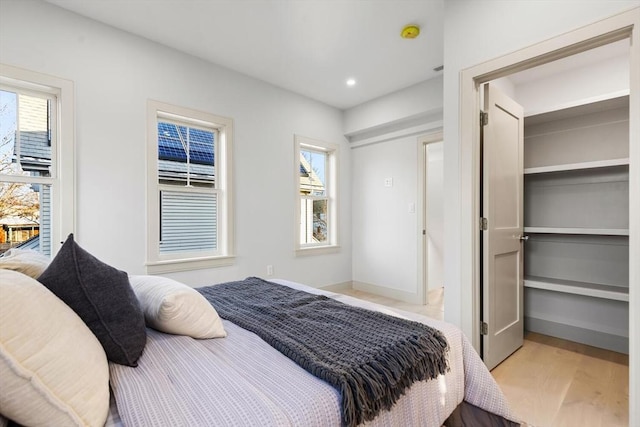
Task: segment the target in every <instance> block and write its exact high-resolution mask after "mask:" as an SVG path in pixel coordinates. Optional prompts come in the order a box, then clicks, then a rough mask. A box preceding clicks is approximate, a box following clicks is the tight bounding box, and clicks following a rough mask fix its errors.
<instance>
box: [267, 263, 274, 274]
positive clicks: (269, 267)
mask: <svg viewBox="0 0 640 427" xmlns="http://www.w3.org/2000/svg"><path fill="white" fill-rule="evenodd" d="M267 276H273V265H267Z"/></svg>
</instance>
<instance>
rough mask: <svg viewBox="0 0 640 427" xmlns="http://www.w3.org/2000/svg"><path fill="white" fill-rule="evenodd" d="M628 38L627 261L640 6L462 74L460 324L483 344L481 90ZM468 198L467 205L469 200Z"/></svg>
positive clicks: (639, 381)
mask: <svg viewBox="0 0 640 427" xmlns="http://www.w3.org/2000/svg"><path fill="white" fill-rule="evenodd" d="M626 38H630V40H631V43H630V49H629V55H630V72H629V74H630V97H629V98H630V99H629V116H630V121H629V140H630V144H629V145H630V146H629V151H630V153H629V160H630V164H629V185H630V188H629V232H630V237H629V259H630V260H636V259H640V8H634V9H631V10H629V11H626V12H623V13H620V14H617V15H614V16H612V17H610V18H606V19H603V20H600V21H598V22H595V23H593V24H590V25H587V26H584V27H582V28H579V29H577V30H574V31H571V32H568V33H565V34H562V35H559V36H557V37H554V38H552V39H549V40H546V41H543V42H540V43H538V44H535V45H532V46H529V47H526V48H523V49H520V50H518V51H516V52H513V53H510V54H507V55H504V56H501V57H498V58H495V59H493V60H489V61H486V62H483V63H481V64H479V65H476V66H474V67H471V68H468V69H465V70H462V71H461V72H460V83H459V85H460V115H459V118H458V126H459V131H460V134H459V135H460V163H459V174H460V176H459V179H460V197H461V198H460V201H459V203H460V206H467V205H468V202H469V201H471V209H468V210H467V209H465V210H462V211H461V213H460V215H461V216H460V230H461V233H460V242H459V244H460V253H459V258H460V266H461V271H460V283H461V289H460V295H461V301H460V307H461V327H462V329H463V331H464V332H465V333H466V334H467V336H469V337H470V339H471V341H472V344H473V346H474V348H476V350H477V349H478V348H479V342H480V339H479V334H478V333H476V332H475V331H478V330H479V320H480V319H479V315H478V314H479V301H480V299H479V290H480V280H479V271H480V269H479V263H478V261H479V255H480V249H479V238H478V235H479V233H478V232H477V228H478V227H477V224H478V215H477V212H479V172H478V171H479V159H480V156H479V138H480V136H479V111H480V105H479V94H478V88H479V86H480V85H481V84H482V83H485V82H487V81H490V80H493V79H496V78H499V77H504V76H507V75H509V74H512V73H514V72H518V71H522V70H525V69H528V68H532V67H534V66H537V65H542V64H544V63H547V62H551V61H554V60H556V59H560V58H564V57H567V56H569V55H572V54H575V53H579V52H583V51H586V50H589V49H592V48H595V47H599V46H603V45H606V44H608V43H612V42H615V41H619V40H623V39H626ZM465 202H467V203H465ZM638 307H640V263H637V262H630V263H629V349H630V352H629V353H630V354H629V356H630V360H629V420H630V423H631V424H635V423H637V422H638V421H640V318H639V317H640V311H639V310H638Z"/></svg>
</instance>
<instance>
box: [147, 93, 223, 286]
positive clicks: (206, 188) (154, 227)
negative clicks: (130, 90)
mask: <svg viewBox="0 0 640 427" xmlns="http://www.w3.org/2000/svg"><path fill="white" fill-rule="evenodd" d="M148 114H149V117H148V121H149V131H148V134H149V141H148V146H149V152H148V165H147V166H148V177H147V180H148V206H147V209H148V213H149V219H148V224H149V229H148V256H147V257H148V260H147V271H148V272H149V273H163V272H169V271H180V270H191V269H197V268H209V267H216V266H221V265H229V264H231V263H232V261H233V256H232V255H233V238H232V230H233V228H232V216H231V204H230V201H231V197H230V193H231V179H230V177H231V133H232V121H231V119H228V118H224V117H218V116H214V115H212V114H208V113H203V112H200V111H195V110H191V109H187V108H182V107H176V106H172V105H168V104H163V103H160V102H155V101H149V106H148Z"/></svg>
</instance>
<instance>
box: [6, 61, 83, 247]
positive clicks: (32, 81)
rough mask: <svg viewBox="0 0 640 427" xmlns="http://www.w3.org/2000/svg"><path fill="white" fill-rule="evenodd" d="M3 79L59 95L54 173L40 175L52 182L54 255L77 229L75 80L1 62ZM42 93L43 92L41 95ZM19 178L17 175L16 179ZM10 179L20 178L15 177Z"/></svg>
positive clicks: (54, 125)
mask: <svg viewBox="0 0 640 427" xmlns="http://www.w3.org/2000/svg"><path fill="white" fill-rule="evenodd" d="M0 83H2V84H6V85H8V86H13V87H16V88H20V89H22V88H26V89H27V92H36V93H37V92H42V93H47V94H50V95H54V96H55V97H56V101H57V102H56V103H55V105H54V106H53V107H54V108H55V110H56V114H55V116H53V117H56V119H57V122H52V123H51V133H52V137H53V138H52V139H53V140H54V141H52V151H51V157H52V165H53V166H54V168H52V176H51V177H50V178H38V179H37V180H32V181H31V182H40V183H44V184H49V185H51V186H52V192H51V193H52V199H51V204H52V212H51V213H52V215H51V216H52V221H51V255H52V256H53V255H55V254H56V253H57V252H58V249H60V246H62V243H63V241H64V240H65V239H66V237H67V235H69V234H70V233H75V230H76V199H75V194H76V188H75V185H76V184H75V173H76V164H75V108H74V105H75V92H74V90H75V89H74V83H73V82H72V81H70V80H66V79H61V78H58V77H54V76H50V75H47V74H41V73H37V72H35V71H30V70H25V69H22V68H17V67H13V66H11V65H7V64H2V63H0ZM40 96H41V95H40ZM14 178H16V179H14ZM11 181H21V179H19V178H18V177H12V178H11Z"/></svg>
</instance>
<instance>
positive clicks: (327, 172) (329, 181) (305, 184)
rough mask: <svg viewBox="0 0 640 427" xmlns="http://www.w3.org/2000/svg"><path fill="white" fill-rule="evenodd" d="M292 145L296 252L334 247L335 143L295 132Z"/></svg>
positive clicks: (335, 235)
mask: <svg viewBox="0 0 640 427" xmlns="http://www.w3.org/2000/svg"><path fill="white" fill-rule="evenodd" d="M294 145H295V154H294V158H295V159H296V160H295V166H294V172H295V179H296V223H297V224H298V226H297V227H296V228H297V233H296V234H297V238H296V250H297V253H298V254H299V255H301V254H312V253H322V252H327V251H334V250H337V248H338V242H337V203H338V201H337V191H336V188H337V147H336V146H335V145H333V144H328V143H326V142H322V141H316V140H312V139H309V138H305V137H302V136H298V135H296V136H295V144H294Z"/></svg>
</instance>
